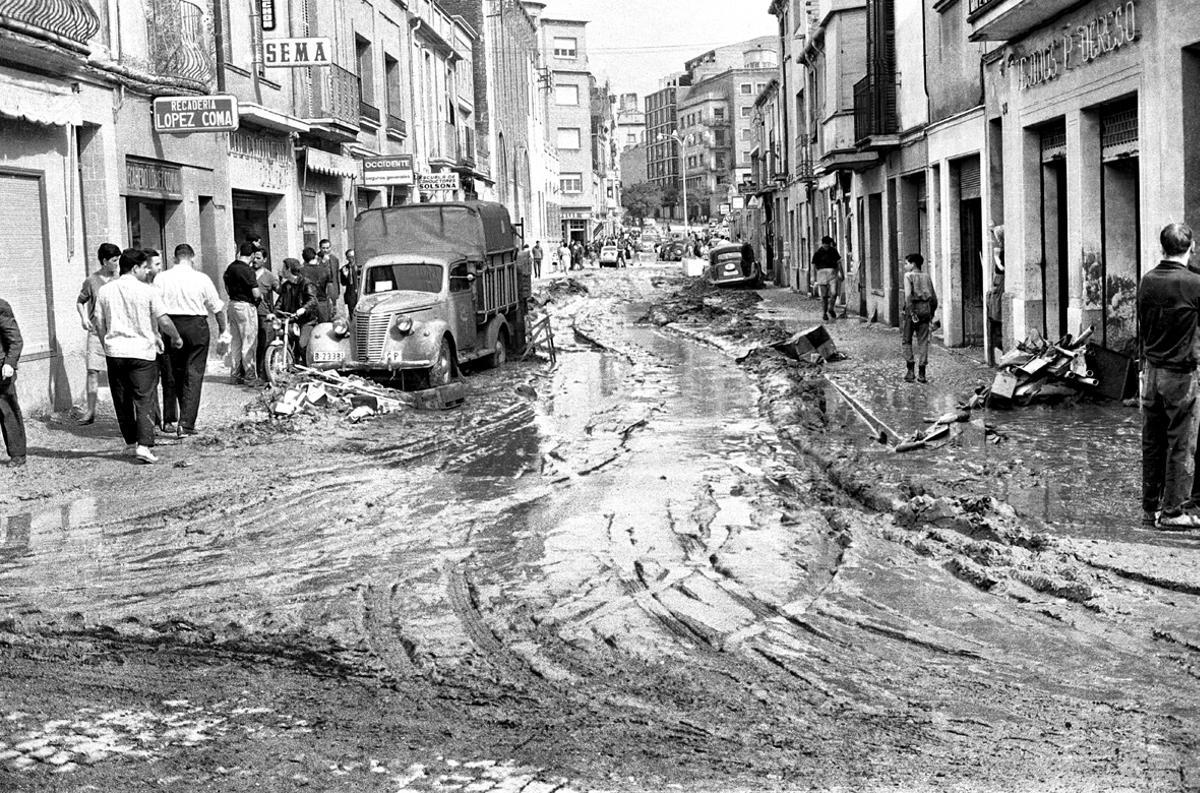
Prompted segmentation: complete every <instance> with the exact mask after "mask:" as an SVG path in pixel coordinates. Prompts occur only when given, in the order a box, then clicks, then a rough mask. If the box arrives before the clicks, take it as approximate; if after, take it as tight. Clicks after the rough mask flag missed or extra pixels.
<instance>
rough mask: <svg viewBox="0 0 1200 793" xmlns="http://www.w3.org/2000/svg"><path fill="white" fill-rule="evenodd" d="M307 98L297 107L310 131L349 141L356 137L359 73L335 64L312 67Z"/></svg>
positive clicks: (329, 137) (326, 136)
mask: <svg viewBox="0 0 1200 793" xmlns="http://www.w3.org/2000/svg"><path fill="white" fill-rule="evenodd" d="M310 71H311V73H312V84H311V86H310V90H309V92H308V101H307V103H303V104H302V105H301V107H300V108H299V109H300V111H301V113H302V115H303V118H304V120H305V121H307V122H308V123H309V124H311V125H312V133H313V134H314V135H317V136H318V137H323V138H328V139H329V140H335V141H342V142H349V141H352V140H355V139H356V138H357V137H358V119H359V93H358V75H356V74H355V73H354V72H352V71H350V70H349V69H344V68H342V67H341V66H337V65H336V64H334V65H330V66H322V67H321V68H319V69H311V70H310Z"/></svg>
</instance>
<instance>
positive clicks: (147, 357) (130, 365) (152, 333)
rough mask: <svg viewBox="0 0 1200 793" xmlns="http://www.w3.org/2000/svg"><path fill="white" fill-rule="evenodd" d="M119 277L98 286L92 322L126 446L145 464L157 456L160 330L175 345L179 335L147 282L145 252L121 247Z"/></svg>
mask: <svg viewBox="0 0 1200 793" xmlns="http://www.w3.org/2000/svg"><path fill="white" fill-rule="evenodd" d="M119 267H120V273H121V275H120V277H118V278H117V279H115V280H113V281H111V282H109V283H107V284H105V285H104V286H102V287H100V291H99V292H98V293H97V295H96V311H95V315H94V317H93V322H94V324H95V326H96V332H97V334H99V336H100V340H101V342H102V343H103V345H104V354H105V356H106V363H107V365H108V385H109V388H111V389H112V397H113V407H114V408H115V411H116V414H117V424H118V425H119V426H120V428H121V436H122V437H123V438H124V439H125V445H126V448H127V449H128V450H130V451H131V452H132V453H133V455H134V456H135V457H136V458H137V459H138V460H139V461H141V462H143V463H154V462H157V461H158V458H157V457H155V456H154V452H153V451H152V450H153V448H154V412H155V403H156V401H157V394H156V390H157V389H156V385H157V379H158V377H157V375H158V367H157V364H156V363H155V358H156V355H157V351H158V343H159V338H160V334H161V335H162V336H166V337H167V338H168V339H169V340H170V343H171V345H172V347H174V348H175V349H179V348H180V347H182V346H183V339H181V338H180V337H179V332H178V331H177V330H176V329H175V324H174V323H173V322H171V319H170V318H169V317H168V316H167V315H166V313H165V312H164V311H163V308H162V299H161V296H160V295H159V292H158V290H156V289H154V288H153V287H151V286H150V285H149V284H147V283H145V282H146V280H147V279H148V278H149V275H150V268H149V266H148V264H147V261H146V254H145V253H143V252H142V251H140V250H137V249H136V248H128V249H126V250H124V251H122V252H121V262H120V265H119Z"/></svg>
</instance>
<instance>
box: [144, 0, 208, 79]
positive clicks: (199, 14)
mask: <svg viewBox="0 0 1200 793" xmlns="http://www.w3.org/2000/svg"><path fill="white" fill-rule="evenodd" d="M146 43H147V44H148V49H149V52H148V53H147V55H148V61H149V69H150V71H151V72H152V73H154V74H156V75H158V76H159V77H174V78H179V79H183V80H190V81H192V82H197V83H204V84H207V83H208V82H209V81H211V80H212V79H213V75H214V74H216V47H215V45H214V43H213V38H212V35H211V31H210V29H209V26H208V24H207V22H206V19H205V14H204V9H202V8H201V7H200V6H199V5H196V4H195V3H193V2H190V0H153V2H150V3H147V4H146Z"/></svg>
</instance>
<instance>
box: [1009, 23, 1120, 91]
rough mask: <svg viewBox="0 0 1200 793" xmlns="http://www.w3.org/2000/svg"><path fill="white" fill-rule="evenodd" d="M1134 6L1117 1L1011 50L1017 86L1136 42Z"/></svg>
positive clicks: (1055, 75) (1053, 77)
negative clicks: (1058, 31) (1019, 51)
mask: <svg viewBox="0 0 1200 793" xmlns="http://www.w3.org/2000/svg"><path fill="white" fill-rule="evenodd" d="M1137 6H1138V4H1137V2H1136V1H1135V0H1127V2H1124V3H1117V4H1115V5H1113V6H1111V7H1110V8H1109V9H1108V10H1107V11H1105V10H1101V11H1099V12H1098V13H1093V14H1090V15H1089V16H1088V17H1087V18H1085V19H1083V20H1081V21H1080V22H1078V23H1077V24H1073V25H1068V26H1067V27H1066V28H1065V29H1064V30H1063V32H1062V33H1061V34H1059V35H1057V36H1053V37H1051V38H1049V39H1039V40H1037V41H1036V43H1034V44H1033V46H1032V47H1030V46H1026V47H1024V48H1022V49H1023V50H1024V52H1023V54H1014V55H1013V57H1012V62H1011V65H1012V67H1013V69H1015V71H1016V75H1017V80H1018V82H1019V85H1020V88H1021V90H1023V91H1024V90H1028V89H1029V88H1032V87H1033V86H1037V85H1043V84H1045V83H1048V82H1050V81H1052V80H1056V79H1058V78H1059V77H1061V76H1062V75H1063V74H1064V73H1066V72H1068V71H1070V70H1072V69H1079V68H1082V67H1084V66H1087V65H1088V64H1090V63H1092V62H1093V61H1096V60H1098V59H1100V58H1103V57H1105V56H1106V55H1109V54H1110V53H1113V52H1115V51H1117V50H1119V49H1121V48H1122V47H1126V46H1128V45H1130V44H1132V43H1134V42H1136V41H1137V40H1138V39H1139V38H1140V37H1141V34H1140V32H1139V30H1138V17H1137Z"/></svg>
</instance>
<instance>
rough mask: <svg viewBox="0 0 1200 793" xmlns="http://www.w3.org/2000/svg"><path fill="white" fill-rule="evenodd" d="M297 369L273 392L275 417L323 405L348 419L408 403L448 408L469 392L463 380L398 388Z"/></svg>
mask: <svg viewBox="0 0 1200 793" xmlns="http://www.w3.org/2000/svg"><path fill="white" fill-rule="evenodd" d="M296 369H297V374H296V375H295V376H294V377H293V378H292V379H291V380H290V381H288V382H287V383H286V384H284V385H282V386H277V387H276V388H274V389H272V390H271V392H270V395H269V397H268V403H269V412H270V415H271V416H272V417H274V418H289V417H293V416H297V415H300V414H303V413H306V412H310V411H313V410H315V409H320V410H323V411H334V412H337V413H341V414H342V415H343V416H344V418H345V419H346V420H347V421H350V422H353V423H358V422H360V421H363V420H364V419H368V418H372V417H375V416H384V415H387V414H389V413H395V412H396V411H398V410H400V409H401V408H405V407H407V408H412V409H415V410H448V409H450V408H454V407H458V406H459V405H461V404H462V403H463V401H464V399H465V394H466V387H465V386H464V385H463V384H462V383H461V382H453V383H450V384H448V385H445V386H441V387H439V388H429V389H425V390H423V391H398V390H396V389H393V388H387V387H386V386H382V385H380V384H378V383H375V382H373V381H371V380H367V379H366V378H363V377H355V376H351V375H343V374H341V373H339V372H337V371H320V370H317V369H310V368H308V367H306V366H297V367H296Z"/></svg>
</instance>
